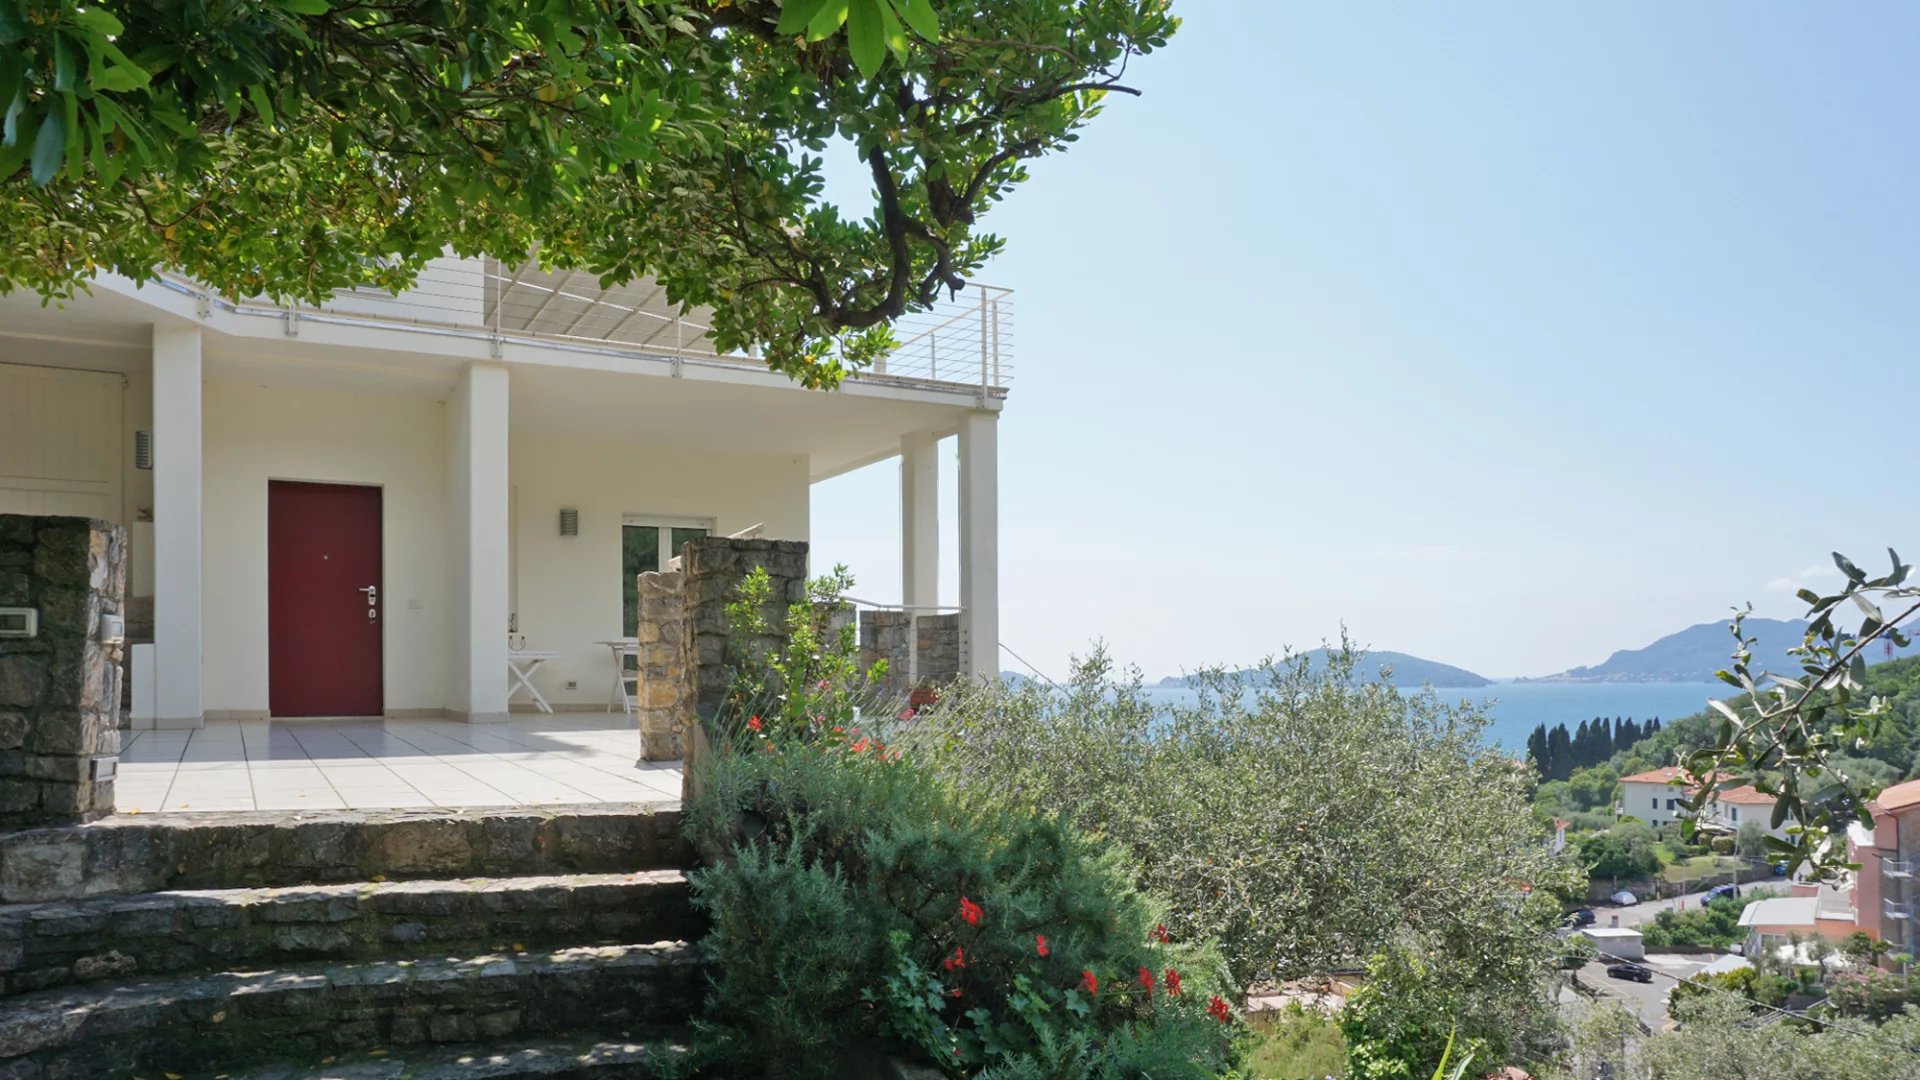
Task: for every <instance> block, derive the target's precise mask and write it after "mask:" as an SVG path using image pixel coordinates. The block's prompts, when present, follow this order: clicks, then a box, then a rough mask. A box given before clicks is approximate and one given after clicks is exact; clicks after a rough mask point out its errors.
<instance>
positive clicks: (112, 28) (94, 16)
mask: <svg viewBox="0 0 1920 1080" xmlns="http://www.w3.org/2000/svg"><path fill="white" fill-rule="evenodd" d="M68 18H69V19H71V20H72V22H73V25H75V26H78V27H80V28H81V29H84V30H91V31H93V32H94V33H96V34H102V35H104V36H106V37H119V36H120V35H121V34H124V33H126V32H127V28H126V26H125V25H124V24H122V23H121V22H120V20H119V19H116V18H114V17H113V13H112V12H110V11H108V10H106V9H105V8H97V7H90V8H83V9H81V10H79V11H76V12H74V13H73V14H72V15H70V16H68Z"/></svg>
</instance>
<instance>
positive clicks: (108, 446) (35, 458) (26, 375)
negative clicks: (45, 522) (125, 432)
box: [0, 364, 126, 521]
mask: <svg viewBox="0 0 1920 1080" xmlns="http://www.w3.org/2000/svg"><path fill="white" fill-rule="evenodd" d="M125 398H126V387H125V382H124V380H123V378H122V377H121V376H119V375H113V374H109V373H106V372H100V371H70V370H66V369H63V368H44V367H29V366H26V365H23V364H0V514H70V515H74V516H76V517H97V518H106V519H107V520H109V521H118V520H120V516H121V512H120V511H121V508H120V481H121V469H122V468H123V467H124V464H125V463H124V461H123V455H122V453H121V443H122V439H123V436H122V431H121V413H122V410H123V408H124V407H125Z"/></svg>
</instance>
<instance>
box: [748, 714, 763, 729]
mask: <svg viewBox="0 0 1920 1080" xmlns="http://www.w3.org/2000/svg"><path fill="white" fill-rule="evenodd" d="M747 730H748V731H759V730H760V718H759V717H757V716H755V717H751V718H749V719H748V720H747Z"/></svg>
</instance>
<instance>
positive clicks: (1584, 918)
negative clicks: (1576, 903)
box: [1567, 907, 1594, 929]
mask: <svg viewBox="0 0 1920 1080" xmlns="http://www.w3.org/2000/svg"><path fill="white" fill-rule="evenodd" d="M1593 920H1594V914H1593V909H1592V908H1590V907H1583V908H1574V909H1573V910H1572V911H1570V912H1568V913H1567V925H1568V926H1571V927H1573V928H1575V929H1579V928H1580V927H1582V926H1592V925H1593Z"/></svg>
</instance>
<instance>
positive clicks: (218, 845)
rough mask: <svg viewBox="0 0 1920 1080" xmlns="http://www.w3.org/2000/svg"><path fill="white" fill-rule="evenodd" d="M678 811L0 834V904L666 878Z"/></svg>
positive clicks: (234, 816)
mask: <svg viewBox="0 0 1920 1080" xmlns="http://www.w3.org/2000/svg"><path fill="white" fill-rule="evenodd" d="M692 859H693V854H692V852H691V851H690V850H689V849H688V847H687V844H686V841H685V840H684V839H683V838H682V837H681V835H680V811H679V809H678V808H677V807H664V808H661V807H638V806H623V805H617V804H614V805H609V804H592V805H585V806H544V807H508V808H495V809H474V810H322V811H284V812H283V811H236V812H227V813H178V814H176V813H166V814H133V815H129V814H120V815H115V816H113V817H108V818H104V819H102V820H100V821H95V822H91V823H88V824H86V825H74V826H65V827H59V828H44V829H27V830H22V831H19V832H13V833H7V834H4V835H0V903H10V904H16V903H35V902H40V901H45V900H65V899H71V898H75V897H83V896H99V895H102V894H107V893H142V892H156V891H159V890H162V889H234V888H259V887H265V886H275V885H303V884H324V883H330V882H347V881H374V880H379V879H381V878H390V879H395V880H398V879H403V878H452V877H469V876H472V877H511V876H515V875H522V874H543V875H544V874H572V873H609V872H614V871H619V872H626V871H631V870H661V869H678V868H681V867H685V866H689V865H691V864H692Z"/></svg>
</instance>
